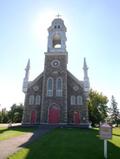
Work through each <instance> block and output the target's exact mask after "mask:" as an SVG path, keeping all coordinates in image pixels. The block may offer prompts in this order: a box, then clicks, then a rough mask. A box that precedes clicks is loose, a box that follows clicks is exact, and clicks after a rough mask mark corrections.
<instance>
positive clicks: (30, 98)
mask: <svg viewBox="0 0 120 159" xmlns="http://www.w3.org/2000/svg"><path fill="white" fill-rule="evenodd" d="M33 104H34V95H30V96H29V105H33Z"/></svg>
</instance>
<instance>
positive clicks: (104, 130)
mask: <svg viewBox="0 0 120 159" xmlns="http://www.w3.org/2000/svg"><path fill="white" fill-rule="evenodd" d="M100 138H101V139H103V140H104V158H105V159H107V139H111V138H112V127H111V126H110V125H108V124H107V123H104V124H101V125H100Z"/></svg>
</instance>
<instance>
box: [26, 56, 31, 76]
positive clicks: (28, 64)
mask: <svg viewBox="0 0 120 159" xmlns="http://www.w3.org/2000/svg"><path fill="white" fill-rule="evenodd" d="M29 70H30V59H28V62H27V66H26V68H25V71H26V73H25V77H26V78H27V79H29Z"/></svg>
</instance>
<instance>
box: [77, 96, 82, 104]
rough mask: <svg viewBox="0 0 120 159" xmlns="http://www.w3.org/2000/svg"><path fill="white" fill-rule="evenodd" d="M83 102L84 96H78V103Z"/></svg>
mask: <svg viewBox="0 0 120 159" xmlns="http://www.w3.org/2000/svg"><path fill="white" fill-rule="evenodd" d="M82 104H83V100H82V96H77V105H82Z"/></svg>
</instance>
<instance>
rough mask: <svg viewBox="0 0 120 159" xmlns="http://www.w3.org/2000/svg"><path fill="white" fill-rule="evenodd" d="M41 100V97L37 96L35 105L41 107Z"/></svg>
mask: <svg viewBox="0 0 120 159" xmlns="http://www.w3.org/2000/svg"><path fill="white" fill-rule="evenodd" d="M40 99H41V97H40V96H39V95H37V96H36V98H35V105H40Z"/></svg>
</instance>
